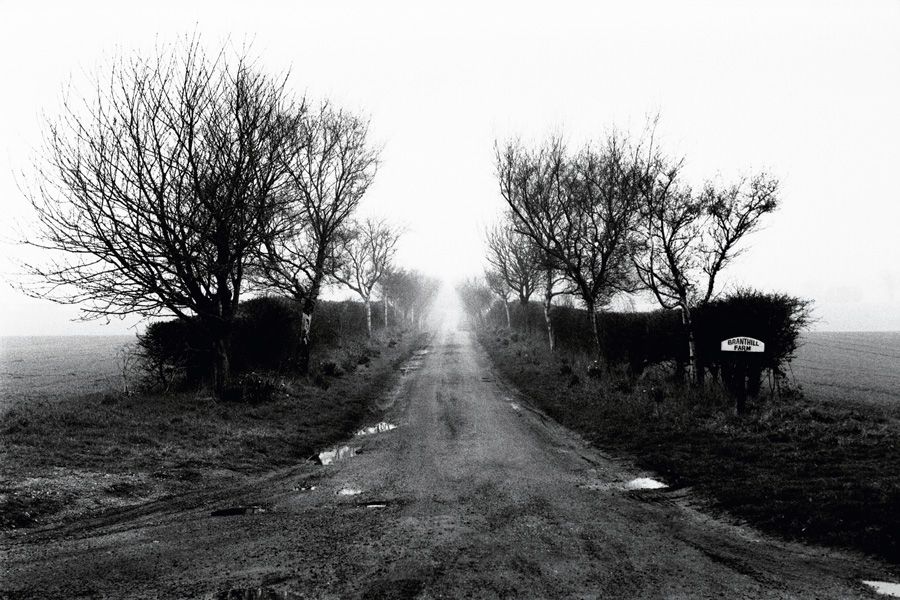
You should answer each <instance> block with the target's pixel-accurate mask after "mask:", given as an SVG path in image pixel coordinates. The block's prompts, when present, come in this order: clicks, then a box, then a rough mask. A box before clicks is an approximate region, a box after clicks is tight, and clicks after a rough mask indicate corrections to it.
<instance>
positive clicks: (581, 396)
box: [481, 333, 900, 564]
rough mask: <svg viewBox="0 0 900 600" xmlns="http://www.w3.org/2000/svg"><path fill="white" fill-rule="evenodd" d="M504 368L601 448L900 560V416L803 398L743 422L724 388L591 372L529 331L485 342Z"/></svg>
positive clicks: (772, 521) (763, 406)
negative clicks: (691, 386)
mask: <svg viewBox="0 0 900 600" xmlns="http://www.w3.org/2000/svg"><path fill="white" fill-rule="evenodd" d="M481 342H482V345H483V346H484V347H485V348H486V349H487V351H488V353H489V354H490V356H491V358H492V360H493V362H494V364H495V366H496V367H497V368H498V369H499V371H500V372H501V373H502V374H503V375H504V376H505V377H506V378H507V379H509V380H510V381H511V382H512V383H513V384H514V385H515V386H516V387H517V388H518V389H519V390H521V391H522V392H523V393H525V395H526V397H527V398H529V399H530V400H531V401H532V403H533V404H535V405H536V406H538V407H540V408H541V409H543V410H544V411H545V412H546V413H547V414H549V415H550V416H551V417H553V418H554V419H556V420H557V421H558V422H560V423H561V424H563V425H565V426H566V427H569V428H570V429H573V430H576V431H578V432H579V433H581V434H582V435H583V436H584V437H585V438H587V439H588V440H590V441H591V442H592V443H593V444H595V445H596V446H598V447H600V448H602V449H604V450H607V451H609V452H611V453H615V454H617V455H620V456H622V455H624V456H628V457H630V458H633V459H634V460H635V462H636V463H637V465H638V466H639V467H641V468H645V469H649V470H652V471H654V472H656V473H658V474H659V475H660V476H661V477H662V478H663V479H664V480H665V481H666V483H668V484H669V485H671V486H674V487H685V486H691V487H693V489H694V490H695V492H697V493H698V494H699V496H700V497H703V498H706V499H708V501H709V503H710V505H711V507H712V508H713V509H714V510H721V511H725V512H727V513H728V514H730V515H731V516H733V517H736V518H737V519H739V520H744V521H746V522H748V523H750V524H752V525H753V526H756V527H758V528H760V529H762V530H764V531H767V532H769V533H775V534H777V535H780V536H782V537H786V538H788V539H797V540H802V541H806V542H813V543H819V544H826V545H832V546H836V547H844V548H850V549H855V550H861V551H863V552H865V553H868V554H870V555H874V556H876V557H878V558H880V559H883V560H887V561H889V562H891V563H894V564H900V408H898V407H890V406H885V407H875V406H871V405H869V404H864V403H858V402H854V401H846V402H843V403H837V402H834V401H825V400H820V399H817V398H805V397H803V395H801V394H795V395H793V396H791V397H782V398H777V399H767V400H761V401H759V402H757V403H756V404H754V405H752V406H751V408H750V413H749V414H747V415H745V416H743V417H741V418H738V417H735V416H734V415H733V411H732V410H731V403H730V402H729V401H728V399H727V398H726V397H725V396H724V395H723V394H722V393H721V392H720V391H719V390H717V389H708V390H704V391H703V392H698V391H697V390H691V389H689V388H684V387H681V386H679V385H676V384H673V383H672V382H671V381H667V380H666V376H665V374H664V373H663V372H662V371H657V372H655V373H654V372H650V373H648V374H646V375H645V376H644V377H642V378H641V379H639V380H637V381H632V380H629V379H628V378H627V377H626V376H625V375H624V374H617V373H607V374H605V375H604V376H603V377H601V378H600V379H599V380H598V379H594V378H591V377H590V376H588V374H587V365H588V363H589V360H588V359H587V357H585V356H584V355H578V354H569V355H566V354H564V353H558V354H555V355H552V354H550V353H549V352H548V351H547V349H546V347H545V346H544V344H543V340H540V341H537V340H533V339H529V338H526V337H522V336H519V335H517V334H512V335H510V334H507V333H500V334H497V335H482V336H481Z"/></svg>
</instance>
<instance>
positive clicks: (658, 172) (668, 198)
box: [634, 146, 778, 383]
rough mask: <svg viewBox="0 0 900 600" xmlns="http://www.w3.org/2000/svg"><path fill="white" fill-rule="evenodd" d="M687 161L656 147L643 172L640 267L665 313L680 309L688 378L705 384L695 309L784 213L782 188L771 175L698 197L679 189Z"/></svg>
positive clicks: (707, 188) (708, 187)
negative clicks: (754, 237)
mask: <svg viewBox="0 0 900 600" xmlns="http://www.w3.org/2000/svg"><path fill="white" fill-rule="evenodd" d="M682 164H683V161H671V160H668V159H666V158H664V157H663V156H662V155H660V154H659V153H658V152H656V151H654V150H653V149H652V146H651V152H650V153H649V156H648V159H647V161H646V163H645V166H644V174H645V175H644V183H643V193H642V214H641V220H640V226H639V228H638V230H639V232H640V240H641V244H642V251H641V252H638V253H635V255H634V264H635V267H636V269H637V273H638V276H639V277H640V280H641V282H642V283H643V285H644V286H645V287H646V288H647V289H648V290H650V291H651V292H652V293H653V295H654V296H655V297H656V300H657V301H658V302H659V304H660V306H662V307H663V308H666V309H676V308H677V309H679V310H680V311H681V316H682V322H683V324H684V327H685V331H686V334H687V338H688V378H689V380H690V381H691V382H692V383H699V382H700V381H701V380H702V376H703V374H702V369H701V368H700V364H699V362H700V361H699V357H698V356H697V349H696V343H695V337H696V336H695V332H694V321H693V317H692V311H693V309H694V308H695V307H696V306H697V305H700V304H703V303H705V302H708V301H709V300H710V299H711V298H712V297H713V294H714V291H715V284H716V277H717V276H718V274H719V273H720V272H721V271H722V269H724V268H725V267H726V266H727V265H728V264H729V263H730V262H731V260H732V259H734V258H735V257H736V256H737V255H738V254H740V250H738V244H739V242H740V241H741V239H742V238H743V237H744V236H745V235H747V234H748V233H751V232H752V231H754V230H755V229H756V228H757V227H758V225H759V222H760V219H761V218H762V217H763V215H766V214H768V213H770V212H772V211H774V210H775V209H776V208H777V205H778V200H777V193H778V182H777V181H776V180H775V179H773V178H771V177H769V176H768V175H766V174H758V175H756V176H754V177H752V178H749V179H742V180H740V181H739V182H737V183H735V184H733V185H727V186H717V185H715V184H712V183H708V184H706V186H705V187H704V189H703V191H702V192H701V193H699V194H696V193H694V192H693V191H692V190H691V188H690V187H688V186H687V185H685V184H683V183H682V182H680V181H679V175H680V172H681V167H682Z"/></svg>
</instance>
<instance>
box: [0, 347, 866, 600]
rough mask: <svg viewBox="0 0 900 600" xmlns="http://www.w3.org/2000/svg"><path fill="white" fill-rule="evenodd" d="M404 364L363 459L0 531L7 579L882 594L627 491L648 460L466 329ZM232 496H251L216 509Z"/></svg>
mask: <svg viewBox="0 0 900 600" xmlns="http://www.w3.org/2000/svg"><path fill="white" fill-rule="evenodd" d="M408 366H409V369H408V371H407V372H406V373H405V374H404V375H402V377H401V381H400V383H399V385H398V386H397V388H396V389H395V391H394V392H393V393H392V395H391V396H390V397H388V398H385V399H383V402H384V403H385V407H386V408H387V414H388V419H387V420H388V421H390V422H392V423H396V424H397V425H398V427H397V428H396V429H394V430H391V431H386V432H382V433H375V434H372V435H366V436H359V437H357V438H355V439H354V440H352V442H350V443H349V446H351V447H353V448H358V449H359V454H357V455H356V456H354V457H352V458H347V459H344V460H339V461H336V462H335V463H334V464H331V465H328V466H318V465H313V464H304V465H299V466H298V467H296V468H293V469H290V470H286V471H279V472H277V473H273V474H271V475H269V476H267V477H265V478H262V479H260V480H259V481H258V482H256V484H254V485H253V486H250V487H247V488H243V489H238V490H234V489H229V490H225V489H221V490H207V491H199V492H197V493H194V494H190V495H186V496H182V497H179V498H175V499H172V500H167V501H164V502H158V503H155V504H151V505H147V506H144V507H142V508H140V509H134V510H128V511H120V512H116V513H108V514H105V515H101V516H100V517H98V518H96V519H94V520H92V521H89V522H84V523H80V524H78V525H74V526H70V527H68V528H65V529H62V530H60V529H56V530H49V531H35V532H32V533H29V534H27V535H24V536H17V537H15V538H12V539H7V540H3V541H2V545H0V563H2V565H3V568H2V569H0V590H4V591H5V590H19V592H18V593H19V594H21V595H20V596H19V595H15V594H13V593H10V592H6V595H8V596H10V597H32V596H33V597H66V598H69V597H79V596H83V597H103V598H106V597H109V598H126V597H127V598H130V597H154V598H155V597H160V598H179V597H191V598H192V597H200V598H215V597H216V596H217V594H220V593H224V592H227V591H228V590H232V589H247V590H250V589H256V590H257V591H256V592H254V593H253V594H250V593H248V594H247V595H246V597H258V598H276V597H287V598H293V597H308V598H472V597H476V598H620V597H621V598H853V597H867V598H868V597H875V596H874V594H872V593H871V592H869V591H868V590H867V589H865V588H864V586H862V585H861V584H860V583H859V579H860V578H874V579H877V578H878V569H877V566H876V565H872V564H868V563H866V562H864V561H862V560H861V559H859V558H856V557H853V556H851V555H842V554H838V553H834V552H826V551H823V550H821V549H817V548H809V547H805V546H801V545H794V544H786V543H783V542H775V541H772V540H770V539H768V538H764V537H762V536H760V535H759V534H757V533H755V532H753V531H750V530H746V529H743V528H739V527H736V526H733V525H728V524H724V523H722V522H720V521H716V520H714V519H711V518H708V517H705V516H703V515H702V514H701V513H700V512H699V511H697V510H695V509H693V508H691V506H690V504H691V502H690V499H691V496H690V493H689V492H686V491H683V490H682V491H667V490H645V491H634V490H629V489H626V488H627V485H626V484H627V482H629V481H630V480H632V479H633V478H635V477H638V476H640V475H646V474H641V473H636V472H633V471H631V470H629V468H628V467H627V465H625V464H624V463H622V462H619V461H614V460H611V459H610V458H609V457H605V456H603V455H602V454H600V453H598V452H597V451H596V450H592V449H590V448H589V447H588V446H587V445H586V444H585V443H584V442H582V441H581V440H580V439H579V438H578V437H577V436H575V435H574V434H572V433H571V432H569V431H568V430H565V429H563V428H562V427H560V426H558V425H556V424H555V423H554V422H552V421H550V420H549V419H547V418H545V417H543V416H542V415H541V414H540V413H538V412H536V411H534V410H532V409H530V408H529V407H528V405H527V404H526V403H525V401H524V400H523V399H521V398H519V397H518V396H517V395H516V393H515V392H514V391H512V390H509V389H508V388H507V387H506V386H505V385H504V384H503V383H502V382H500V381H498V380H497V377H496V376H495V375H494V373H493V372H492V370H491V368H490V364H489V361H488V359H487V357H486V355H485V354H484V352H483V351H482V350H481V349H480V348H479V347H478V346H477V344H476V343H475V341H474V339H473V338H472V337H471V335H470V334H467V333H464V332H456V331H446V332H444V333H442V334H440V335H438V337H436V338H435V342H434V343H433V344H432V345H431V346H430V347H429V349H428V352H427V353H420V356H419V359H416V360H414V361H413V362H412V363H410V364H409V365H408ZM312 487H314V489H309V488H312ZM342 492H343V494H342ZM353 492H359V493H353ZM234 507H245V508H246V507H250V508H249V510H247V511H246V513H245V514H242V515H241V514H239V515H234V516H218V517H217V516H212V515H211V513H212V512H213V511H215V510H220V509H230V508H234ZM228 512H240V511H227V510H226V513H228ZM260 586H266V591H264V592H260V591H259V590H258V588H259V587H260ZM28 590H30V591H28ZM282 593H284V594H285V595H282ZM3 596H4V594H3V592H0V597H3ZM233 597H238V596H237V595H235V596H233Z"/></svg>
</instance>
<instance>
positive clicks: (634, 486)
mask: <svg viewBox="0 0 900 600" xmlns="http://www.w3.org/2000/svg"><path fill="white" fill-rule="evenodd" d="M579 487H582V488H584V489H587V490H592V491H595V492H611V491H626V492H634V491H640V490H660V489H663V488H667V487H669V486H668V485H666V484H665V483H663V482H661V481H657V480H655V479H650V478H649V477H638V478H637V479H632V480H630V481H626V482H624V483H621V482H620V483H614V482H608V481H591V482H588V483H585V484H582V485H580V486H579Z"/></svg>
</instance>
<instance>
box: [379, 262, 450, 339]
mask: <svg viewBox="0 0 900 600" xmlns="http://www.w3.org/2000/svg"><path fill="white" fill-rule="evenodd" d="M439 290H440V282H439V281H437V280H436V279H434V278H431V277H428V276H427V275H424V274H422V273H420V272H418V271H410V270H406V269H393V270H391V271H390V272H389V273H388V274H387V275H386V276H385V277H384V279H383V280H382V293H383V294H385V295H386V296H389V297H390V298H391V303H392V304H393V306H394V310H395V314H397V315H399V316H400V317H402V319H403V320H404V321H405V322H406V323H407V324H409V325H412V326H414V327H421V326H422V324H423V322H424V319H425V316H426V315H427V314H428V310H429V308H430V306H431V304H432V303H433V302H434V299H435V297H436V296H437V293H438V291H439Z"/></svg>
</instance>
